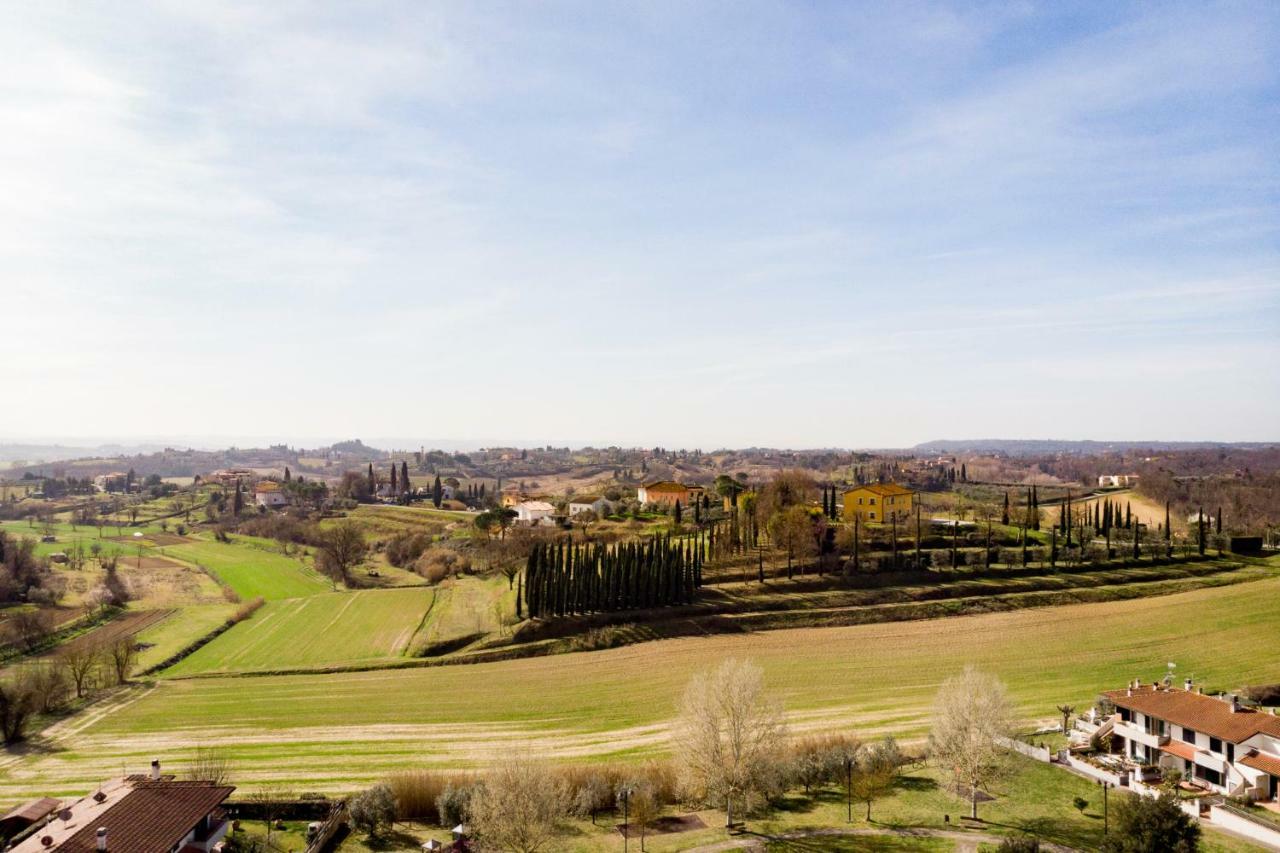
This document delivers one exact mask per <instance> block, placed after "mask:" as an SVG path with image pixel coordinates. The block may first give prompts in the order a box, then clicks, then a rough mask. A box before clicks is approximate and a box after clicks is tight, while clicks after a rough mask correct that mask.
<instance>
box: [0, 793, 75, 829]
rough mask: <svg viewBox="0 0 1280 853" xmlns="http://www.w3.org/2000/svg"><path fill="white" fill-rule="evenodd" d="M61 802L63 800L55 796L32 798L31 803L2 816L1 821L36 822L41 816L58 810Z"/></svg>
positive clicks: (46, 815)
mask: <svg viewBox="0 0 1280 853" xmlns="http://www.w3.org/2000/svg"><path fill="white" fill-rule="evenodd" d="M61 804H62V801H61V800H56V799H54V798H53V797H41V798H40V799H38V800H32V801H31V802H29V803H26V804H24V805H21V806H18V807H17V808H15V809H14V810H13V811H11V812H9V813H8V814H7V815H5V816H4V817H0V823H3V822H5V821H10V820H18V821H25V822H26V823H35V822H36V821H38V820H40V819H41V818H43V817H48V816H49V815H50V814H52V813H53V812H55V811H57V809H58V806H59V805H61Z"/></svg>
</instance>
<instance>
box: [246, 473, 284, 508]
mask: <svg viewBox="0 0 1280 853" xmlns="http://www.w3.org/2000/svg"><path fill="white" fill-rule="evenodd" d="M253 502H254V503H256V504H257V505H258V506H265V507H266V508H267V509H275V508H276V507H282V506H284V505H285V504H287V503H288V502H289V499H288V498H286V497H285V495H284V492H283V491H281V490H280V484H279V483H274V482H272V481H271V480H263V481H262V482H261V483H259V484H258V485H257V486H255V487H254V489H253Z"/></svg>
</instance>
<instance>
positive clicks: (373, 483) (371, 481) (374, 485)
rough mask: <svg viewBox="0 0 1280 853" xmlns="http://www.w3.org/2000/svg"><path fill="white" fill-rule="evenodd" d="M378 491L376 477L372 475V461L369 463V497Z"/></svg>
mask: <svg viewBox="0 0 1280 853" xmlns="http://www.w3.org/2000/svg"><path fill="white" fill-rule="evenodd" d="M377 493H378V478H377V477H375V476H373V463H372V462H370V463H369V497H373V496H374V495H376V494H377Z"/></svg>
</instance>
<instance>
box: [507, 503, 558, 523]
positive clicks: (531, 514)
mask: <svg viewBox="0 0 1280 853" xmlns="http://www.w3.org/2000/svg"><path fill="white" fill-rule="evenodd" d="M512 509H514V510H515V511H516V521H519V522H521V523H522V524H530V525H533V524H538V523H541V522H548V521H551V519H552V517H553V516H554V515H555V512H556V508H555V507H554V506H552V505H551V504H549V503H547V502H546V501H521V502H520V503H518V504H516V505H515V506H513V507H512Z"/></svg>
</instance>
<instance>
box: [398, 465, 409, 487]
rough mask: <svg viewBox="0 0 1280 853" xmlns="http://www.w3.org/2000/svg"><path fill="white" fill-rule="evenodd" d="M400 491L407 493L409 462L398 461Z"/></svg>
mask: <svg viewBox="0 0 1280 853" xmlns="http://www.w3.org/2000/svg"><path fill="white" fill-rule="evenodd" d="M400 491H402V492H404V493H405V494H408V493H409V463H408V462H403V461H402V462H401V463H400Z"/></svg>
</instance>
